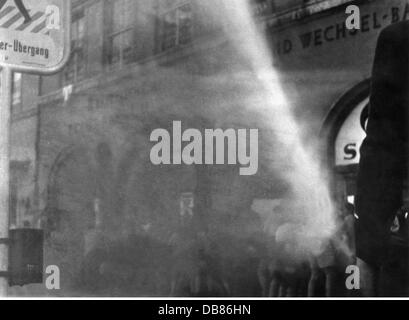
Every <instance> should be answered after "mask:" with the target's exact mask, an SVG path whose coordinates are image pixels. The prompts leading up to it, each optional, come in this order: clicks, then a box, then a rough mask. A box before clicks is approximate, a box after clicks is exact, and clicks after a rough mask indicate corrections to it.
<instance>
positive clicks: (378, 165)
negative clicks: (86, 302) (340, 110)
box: [356, 21, 409, 296]
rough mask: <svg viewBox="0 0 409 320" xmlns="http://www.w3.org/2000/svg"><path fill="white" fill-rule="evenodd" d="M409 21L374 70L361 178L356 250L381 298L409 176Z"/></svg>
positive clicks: (366, 289)
mask: <svg viewBox="0 0 409 320" xmlns="http://www.w3.org/2000/svg"><path fill="white" fill-rule="evenodd" d="M408 73H409V21H404V22H399V23H397V24H394V25H391V26H389V27H387V28H385V29H384V30H382V32H381V34H380V36H379V39H378V44H377V48H376V52H375V60H374V64H373V70H372V85H371V94H370V106H369V119H368V125H367V137H366V138H365V140H364V142H363V145H362V147H361V161H360V164H359V174H358V180H357V195H356V212H357V214H358V216H359V220H358V221H357V226H356V246H357V247H356V250H357V257H358V266H359V267H360V270H361V288H362V293H363V294H364V295H367V296H371V295H376V294H377V287H378V279H379V271H380V268H381V266H382V265H383V264H384V262H385V261H386V259H387V250H388V241H389V233H390V226H391V221H392V220H393V217H394V215H395V214H396V212H397V210H398V209H399V208H400V207H401V205H402V193H403V184H404V181H405V179H406V178H407V172H408V170H407V162H408V140H409V139H408V133H409V132H408V131H409V126H408V109H409V96H408V94H409V93H408V92H409V90H408V89H409V81H408Z"/></svg>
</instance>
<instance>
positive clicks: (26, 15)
mask: <svg viewBox="0 0 409 320" xmlns="http://www.w3.org/2000/svg"><path fill="white" fill-rule="evenodd" d="M6 2H7V0H0V10H1V9H3V7H4V5H5V4H6ZM14 3H15V4H16V6H17V8H18V10H20V13H21V14H22V15H23V16H24V23H28V22H30V21H31V17H30V14H29V13H28V11H27V9H26V7H25V5H24V4H23V2H22V0H14Z"/></svg>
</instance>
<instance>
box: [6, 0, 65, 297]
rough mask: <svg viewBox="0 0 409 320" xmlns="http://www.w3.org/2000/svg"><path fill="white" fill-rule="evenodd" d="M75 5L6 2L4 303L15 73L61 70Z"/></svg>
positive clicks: (57, 0)
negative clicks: (12, 96) (12, 102)
mask: <svg viewBox="0 0 409 320" xmlns="http://www.w3.org/2000/svg"><path fill="white" fill-rule="evenodd" d="M70 2H71V1H70V0H0V67H1V83H0V89H1V97H0V98H1V103H0V297H1V296H3V297H4V296H6V295H7V289H8V265H9V261H8V238H9V192H10V191H9V190H10V188H9V181H10V178H9V176H10V168H9V161H10V153H9V152H10V139H9V136H10V112H11V95H12V83H13V72H14V71H17V72H23V73H24V72H25V73H33V74H48V73H54V72H57V71H58V70H60V69H61V68H62V67H63V66H64V65H65V63H66V62H67V60H68V58H69V53H70V17H71V3H70Z"/></svg>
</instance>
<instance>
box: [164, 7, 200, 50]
mask: <svg viewBox="0 0 409 320" xmlns="http://www.w3.org/2000/svg"><path fill="white" fill-rule="evenodd" d="M191 41H192V6H191V4H190V3H185V4H183V5H180V6H178V7H176V8H173V9H171V10H169V11H167V12H163V13H161V14H160V16H159V49H160V51H166V50H168V49H171V48H174V47H176V46H179V45H185V44H188V43H190V42H191Z"/></svg>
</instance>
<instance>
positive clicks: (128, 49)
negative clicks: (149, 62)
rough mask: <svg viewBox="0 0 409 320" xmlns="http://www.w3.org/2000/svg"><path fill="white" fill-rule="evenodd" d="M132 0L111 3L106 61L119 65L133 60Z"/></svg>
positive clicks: (118, 0) (119, 0)
mask: <svg viewBox="0 0 409 320" xmlns="http://www.w3.org/2000/svg"><path fill="white" fill-rule="evenodd" d="M134 2H135V1H134V0H115V1H113V2H112V3H111V6H112V7H111V19H112V21H111V30H110V33H109V35H108V47H109V54H108V63H109V64H110V65H112V66H121V65H124V64H127V63H129V62H132V61H133V60H134V39H133V38H134V37H133V27H134V22H135V19H134V17H135V14H134Z"/></svg>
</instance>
